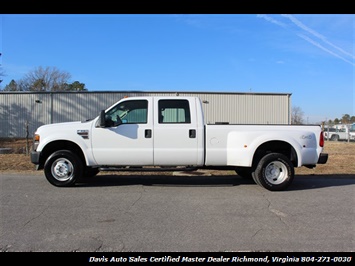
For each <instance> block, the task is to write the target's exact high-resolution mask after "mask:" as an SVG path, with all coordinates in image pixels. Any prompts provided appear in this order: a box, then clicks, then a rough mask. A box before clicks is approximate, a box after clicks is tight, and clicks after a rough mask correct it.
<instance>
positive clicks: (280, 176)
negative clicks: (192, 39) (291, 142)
mask: <svg viewBox="0 0 355 266" xmlns="http://www.w3.org/2000/svg"><path fill="white" fill-rule="evenodd" d="M253 175H254V176H253V178H254V180H255V181H256V183H257V184H259V185H260V186H262V187H264V188H266V189H268V190H271V191H281V190H285V189H286V188H287V187H288V186H289V185H290V184H291V183H292V181H293V178H294V168H293V164H292V162H291V161H290V160H289V159H288V158H287V157H286V156H285V155H283V154H281V153H269V154H266V155H265V156H264V157H263V158H261V160H260V161H259V163H258V165H257V167H256V169H255V172H254V173H253Z"/></svg>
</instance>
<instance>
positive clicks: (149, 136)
mask: <svg viewBox="0 0 355 266" xmlns="http://www.w3.org/2000/svg"><path fill="white" fill-rule="evenodd" d="M144 137H145V138H146V139H150V138H151V137H152V130H151V129H146V130H145V131H144Z"/></svg>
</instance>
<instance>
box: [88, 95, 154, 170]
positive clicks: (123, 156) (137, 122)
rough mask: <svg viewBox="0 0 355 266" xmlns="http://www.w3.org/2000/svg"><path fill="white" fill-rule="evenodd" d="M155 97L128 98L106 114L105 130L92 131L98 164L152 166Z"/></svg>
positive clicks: (94, 129)
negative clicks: (153, 106) (153, 105)
mask: <svg viewBox="0 0 355 266" xmlns="http://www.w3.org/2000/svg"><path fill="white" fill-rule="evenodd" d="M151 104H152V98H149V97H148V98H146V97H145V98H144V99H141V100H140V99H134V100H129V98H128V99H126V100H124V101H121V102H119V103H118V104H117V105H116V106H114V107H112V108H111V109H110V110H108V111H107V112H106V127H104V128H100V127H95V128H93V132H92V148H93V155H94V158H95V160H96V162H97V164H98V165H107V166H110V165H111V166H129V165H135V166H143V165H152V164H153V136H152V123H153V122H152V121H153V119H152V114H151V112H149V111H148V110H151V109H149V108H151V107H150V106H151Z"/></svg>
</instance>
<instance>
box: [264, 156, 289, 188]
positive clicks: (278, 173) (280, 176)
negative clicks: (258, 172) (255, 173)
mask: <svg viewBox="0 0 355 266" xmlns="http://www.w3.org/2000/svg"><path fill="white" fill-rule="evenodd" d="M265 177H266V180H267V181H268V182H269V183H271V184H273V185H278V184H281V183H283V182H284V181H285V180H286V179H287V177H288V171H287V167H286V165H285V164H283V163H282V162H279V161H274V162H271V163H269V164H268V165H267V166H266V168H265Z"/></svg>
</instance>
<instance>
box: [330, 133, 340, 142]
mask: <svg viewBox="0 0 355 266" xmlns="http://www.w3.org/2000/svg"><path fill="white" fill-rule="evenodd" d="M330 140H332V141H339V135H335V134H334V135H332V137H331V138H330Z"/></svg>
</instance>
